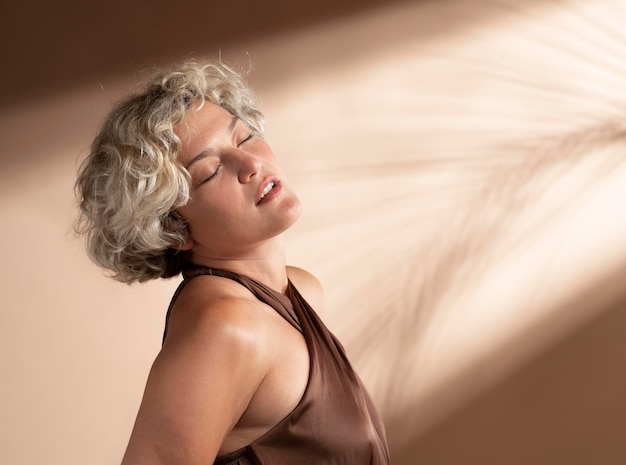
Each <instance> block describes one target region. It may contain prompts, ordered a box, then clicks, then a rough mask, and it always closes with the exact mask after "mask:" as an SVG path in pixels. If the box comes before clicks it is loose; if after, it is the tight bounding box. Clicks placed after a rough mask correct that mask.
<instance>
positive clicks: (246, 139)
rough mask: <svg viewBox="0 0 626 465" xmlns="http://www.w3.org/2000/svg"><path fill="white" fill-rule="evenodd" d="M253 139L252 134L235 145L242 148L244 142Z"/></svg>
mask: <svg viewBox="0 0 626 465" xmlns="http://www.w3.org/2000/svg"><path fill="white" fill-rule="evenodd" d="M253 137H254V134H249V135H248V136H247V137H246V138H245V139H243V140H242V141H241V142H239V144H237V147H240V146H242V145H243V144H245V143H246V142H248V141H249V140H250V139H252V138H253Z"/></svg>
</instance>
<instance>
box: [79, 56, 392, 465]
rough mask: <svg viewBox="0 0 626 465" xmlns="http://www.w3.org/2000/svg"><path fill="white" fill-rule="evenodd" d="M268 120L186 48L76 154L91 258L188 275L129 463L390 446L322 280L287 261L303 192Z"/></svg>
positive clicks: (345, 460)
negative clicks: (278, 154)
mask: <svg viewBox="0 0 626 465" xmlns="http://www.w3.org/2000/svg"><path fill="white" fill-rule="evenodd" d="M262 134H263V117H262V114H261V113H260V112H259V110H258V109H257V108H256V107H255V104H254V96H253V95H252V92H251V91H250V89H249V88H247V87H246V85H245V84H244V83H243V81H242V79H241V77H240V76H239V75H238V74H237V73H235V72H234V71H233V70H232V69H231V68H229V67H227V66H225V65H223V64H221V63H208V64H204V65H199V64H195V63H188V64H186V65H184V66H182V67H181V68H180V69H177V70H176V71H173V72H170V73H164V74H161V75H159V76H157V77H155V78H154V80H153V81H152V83H151V84H149V85H148V86H147V87H146V89H145V90H144V91H143V92H141V93H139V94H137V95H134V96H132V97H130V98H129V99H127V100H126V101H124V102H122V103H121V104H119V105H118V106H117V107H116V108H115V109H114V110H113V111H112V112H111V114H110V115H109V117H108V118H107V119H106V122H105V123H104V126H103V128H102V130H101V132H100V133H99V135H98V136H97V137H96V139H95V140H94V143H93V146H92V150H91V153H90V155H89V156H88V158H87V159H86V160H85V161H84V163H83V165H82V166H81V169H80V172H79V176H78V181H77V192H78V195H79V198H80V203H81V212H82V216H81V220H80V222H79V230H81V231H82V232H84V233H86V236H87V243H88V250H89V252H90V256H91V257H92V259H93V260H94V261H95V262H96V263H98V264H99V265H101V266H102V267H104V268H106V269H108V270H110V271H111V272H112V275H113V277H114V278H116V279H118V280H119V281H122V282H126V283H132V282H135V281H145V280H149V279H154V278H158V277H162V278H169V277H172V276H176V275H178V274H179V273H182V274H183V277H184V280H183V282H182V283H181V285H180V286H179V288H178V290H177V291H176V293H175V295H174V297H173V299H172V302H171V304H170V307H169V310H168V313H167V318H166V328H165V335H164V341H163V347H162V350H161V351H160V353H159V355H158V356H157V358H156V360H155V362H154V365H153V367H152V370H151V372H150V376H149V378H148V381H147V385H146V389H145V393H144V397H143V400H142V403H141V407H140V409H139V413H138V415H137V420H136V423H135V426H134V429H133V432H132V435H131V438H130V441H129V444H128V448H127V450H126V453H125V455H124V459H123V464H128V465H131V464H132V465H135V464H146V465H148V464H150V465H159V464H168V465H169V464H186V465H187V464H203V465H206V464H209V463H211V462H214V463H218V464H304V465H306V464H353V465H354V464H386V463H388V462H389V457H388V451H387V445H386V440H385V434H384V429H383V425H382V422H381V420H380V417H379V415H378V414H377V413H376V410H375V408H374V406H373V405H372V403H371V401H370V398H369V396H368V395H367V393H366V392H365V390H364V388H363V386H362V384H361V382H360V381H359V379H358V377H357V376H356V374H355V373H354V371H353V370H352V368H351V367H350V364H349V362H348V361H347V359H346V357H345V354H344V352H343V349H342V347H341V345H340V344H339V343H338V342H337V341H336V340H335V339H334V337H333V336H332V335H331V334H330V333H329V331H328V330H327V329H326V327H325V326H324V325H323V323H322V322H321V321H320V319H319V317H318V316H317V314H316V312H315V311H313V309H312V307H314V308H315V309H316V310H317V311H318V312H319V311H321V309H322V307H323V296H322V289H321V287H320V284H319V282H318V281H317V280H316V279H315V278H314V277H313V276H312V275H310V274H309V273H307V272H306V271H304V270H301V269H298V268H294V267H289V266H286V263H285V252H284V248H283V240H282V234H283V232H284V231H285V230H286V229H288V228H289V227H290V226H291V225H292V224H293V223H294V221H296V219H297V218H298V216H299V215H300V210H301V207H300V202H299V200H298V198H297V196H296V195H295V194H294V192H293V191H292V189H291V187H290V186H289V184H288V183H287V181H286V179H285V176H284V174H283V172H282V170H281V169H280V167H279V166H278V163H277V161H276V158H275V157H274V154H273V153H272V150H271V148H270V146H269V145H268V144H267V142H266V141H265V140H264V139H263V137H262ZM309 303H310V304H311V305H312V307H311V306H310V305H309Z"/></svg>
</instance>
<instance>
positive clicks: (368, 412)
mask: <svg viewBox="0 0 626 465" xmlns="http://www.w3.org/2000/svg"><path fill="white" fill-rule="evenodd" d="M199 275H214V276H221V277H225V278H229V279H232V280H234V281H236V282H238V283H240V284H242V285H243V286H245V287H246V288H248V289H249V290H250V292H252V294H254V295H255V296H256V298H257V299H259V300H260V301H261V302H264V303H266V304H267V305H269V306H271V307H272V308H274V309H275V310H276V311H277V312H278V313H279V314H280V315H281V316H282V317H283V318H285V319H286V320H287V321H288V322H289V323H290V324H291V325H293V326H294V327H295V328H296V329H297V330H298V331H300V332H301V333H302V334H303V335H304V339H305V340H306V344H307V347H308V350H309V358H310V368H309V380H308V384H307V387H306V390H305V392H304V395H303V396H302V399H300V402H299V403H298V405H297V406H296V408H295V409H294V410H293V411H292V412H291V413H290V414H289V415H287V417H285V418H284V419H283V420H282V421H280V422H279V423H278V424H277V425H275V426H274V427H273V428H272V429H270V430H269V431H268V432H266V433H265V434H264V435H262V436H261V437H259V438H258V439H256V440H254V441H253V442H252V443H250V444H249V445H248V446H246V447H243V448H242V449H240V450H237V451H235V452H232V453H230V454H227V455H224V456H221V457H218V458H217V459H216V460H215V462H214V463H215V464H216V465H322V464H325V465H326V464H327V465H340V464H341V465H387V464H389V451H388V448H387V441H386V438H385V430H384V426H383V422H382V420H381V418H380V416H379V414H378V412H377V411H376V408H375V407H374V405H373V403H372V401H371V399H370V397H369V395H368V394H367V392H366V391H365V388H364V387H363V385H362V383H361V381H360V380H359V378H358V376H357V375H356V373H355V372H354V370H353V369H352V367H351V366H350V362H349V361H348V359H347V358H346V355H345V352H344V350H343V347H342V346H341V344H340V343H339V342H338V341H337V339H336V338H335V337H334V336H333V335H332V334H331V333H330V331H329V330H328V328H326V326H325V325H324V324H323V323H322V321H321V320H320V319H319V317H318V316H317V315H316V314H315V312H314V311H313V309H312V308H311V307H310V306H309V304H308V303H307V302H306V301H305V300H304V298H303V297H302V296H301V295H300V293H299V292H298V290H297V289H296V288H295V287H294V286H293V284H292V283H291V282H289V284H288V287H287V291H286V292H285V294H284V295H283V294H281V293H279V292H276V291H275V290H273V289H271V288H269V287H267V286H265V285H263V284H261V283H259V282H257V281H255V280H253V279H251V278H249V277H247V276H243V275H240V274H237V273H233V272H230V271H226V270H219V269H214V268H206V267H196V268H193V269H191V270H188V271H186V272H185V273H183V276H184V280H183V282H182V283H181V285H180V286H179V288H178V289H177V290H176V293H175V294H174V297H173V298H172V302H171V304H170V308H169V310H168V318H167V319H169V313H170V311H171V309H172V307H173V304H174V302H175V301H176V298H177V297H178V295H179V294H180V292H181V291H182V289H183V288H184V286H185V285H186V283H188V282H189V280H190V279H192V278H193V277H195V276H199ZM166 336H167V320H166V325H165V334H164V339H165V337H166Z"/></svg>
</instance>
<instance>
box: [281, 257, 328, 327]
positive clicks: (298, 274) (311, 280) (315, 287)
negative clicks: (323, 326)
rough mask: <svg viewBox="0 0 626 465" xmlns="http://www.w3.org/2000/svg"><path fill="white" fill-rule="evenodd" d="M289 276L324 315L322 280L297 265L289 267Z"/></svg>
mask: <svg viewBox="0 0 626 465" xmlns="http://www.w3.org/2000/svg"><path fill="white" fill-rule="evenodd" d="M287 276H288V277H289V280H290V281H291V282H292V283H293V284H294V286H296V288H297V289H298V291H300V293H301V294H302V296H303V297H304V298H305V299H306V301H307V302H308V303H309V304H310V305H311V307H313V310H315V312H316V313H318V314H319V315H320V316H322V315H324V311H325V299H324V288H323V287H322V284H321V283H320V281H319V280H318V279H317V278H316V277H315V276H314V275H312V274H311V273H309V272H308V271H306V270H304V269H302V268H298V267H295V266H288V267H287Z"/></svg>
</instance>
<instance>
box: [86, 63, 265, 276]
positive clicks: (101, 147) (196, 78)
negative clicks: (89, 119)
mask: <svg viewBox="0 0 626 465" xmlns="http://www.w3.org/2000/svg"><path fill="white" fill-rule="evenodd" d="M205 101H208V102H211V103H214V104H216V105H219V106H221V107H222V108H224V109H225V110H226V111H228V112H229V113H231V114H232V115H233V116H237V117H239V118H240V119H241V120H242V121H243V122H244V124H246V126H248V128H249V129H250V131H252V132H253V133H254V134H255V135H257V136H262V135H263V124H264V119H263V114H262V113H261V112H260V111H259V109H258V108H257V105H256V98H255V95H254V93H253V92H252V90H251V89H250V88H249V87H248V85H247V84H246V83H245V82H244V79H243V76H242V75H241V74H240V73H238V72H236V71H234V70H233V68H231V67H230V66H228V65H226V64H224V63H222V62H221V61H220V62H207V63H198V62H196V61H190V62H186V63H185V64H183V65H182V66H179V67H178V68H177V69H175V70H172V71H169V72H163V71H161V72H158V73H157V74H156V75H155V76H154V77H153V78H152V79H151V80H150V81H149V82H148V83H147V84H146V85H145V87H144V89H143V91H141V92H139V93H136V94H134V95H131V96H130V97H129V98H127V99H125V100H123V101H122V102H120V103H119V104H118V105H117V106H115V107H114V108H113V109H112V111H111V113H110V114H109V116H108V117H107V118H106V120H105V122H104V124H103V126H102V129H101V130H100V132H99V133H98V135H97V136H96V137H95V139H94V141H93V144H92V146H91V151H90V153H89V155H88V156H87V158H86V159H85V160H84V161H83V163H82V164H81V166H80V168H79V172H78V178H77V181H76V186H75V188H76V195H77V197H78V202H79V205H80V214H79V217H78V219H77V221H76V224H75V228H76V230H77V232H79V233H81V234H85V236H86V240H87V250H88V253H89V256H90V258H91V259H92V260H93V261H94V262H95V263H96V264H98V265H100V266H101V267H103V268H105V269H106V270H108V271H110V272H111V277H113V278H114V279H116V280H118V281H121V282H124V283H128V284H130V283H133V282H136V281H140V282H141V281H147V280H150V279H154V278H169V277H172V276H176V275H177V274H179V273H180V272H181V270H182V268H183V266H184V264H185V263H186V262H187V261H188V259H189V256H188V252H182V251H179V250H177V249H176V248H175V246H176V245H181V244H184V243H185V242H186V241H187V239H188V227H187V224H186V222H185V221H184V220H183V219H182V218H181V217H180V216H179V215H178V214H177V213H176V212H175V209H176V208H178V207H180V206H182V205H184V204H186V203H187V202H188V201H189V184H190V176H189V173H188V172H187V170H186V169H185V168H184V167H183V166H182V165H181V164H180V163H179V162H178V160H177V156H178V151H179V148H180V140H179V138H178V137H177V135H176V134H175V133H174V126H175V125H176V124H177V123H179V122H180V121H181V120H182V119H183V117H184V116H185V114H186V113H187V111H189V110H190V108H191V107H192V105H193V104H194V103H196V102H200V103H203V102H205Z"/></svg>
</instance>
